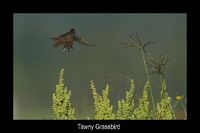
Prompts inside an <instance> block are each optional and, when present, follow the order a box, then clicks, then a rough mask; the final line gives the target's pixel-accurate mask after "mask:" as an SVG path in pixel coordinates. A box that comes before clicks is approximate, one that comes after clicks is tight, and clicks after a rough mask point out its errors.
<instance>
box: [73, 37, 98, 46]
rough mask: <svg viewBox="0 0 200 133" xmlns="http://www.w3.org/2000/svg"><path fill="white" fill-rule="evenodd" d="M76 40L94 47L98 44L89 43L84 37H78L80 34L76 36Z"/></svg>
mask: <svg viewBox="0 0 200 133" xmlns="http://www.w3.org/2000/svg"><path fill="white" fill-rule="evenodd" d="M74 41H77V42H78V43H80V44H82V45H86V46H92V47H95V46H96V45H94V44H90V43H88V42H87V41H85V40H84V39H83V38H81V37H78V36H75V37H74Z"/></svg>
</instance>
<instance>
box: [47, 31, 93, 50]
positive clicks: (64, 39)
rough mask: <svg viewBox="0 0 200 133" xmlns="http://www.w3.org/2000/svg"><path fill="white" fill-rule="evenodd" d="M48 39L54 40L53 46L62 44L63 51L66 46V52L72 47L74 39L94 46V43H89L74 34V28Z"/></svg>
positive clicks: (82, 43)
mask: <svg viewBox="0 0 200 133" xmlns="http://www.w3.org/2000/svg"><path fill="white" fill-rule="evenodd" d="M50 39H53V40H54V45H53V46H54V47H58V46H61V45H64V46H63V51H65V50H66V48H67V49H68V52H70V49H73V44H74V41H76V42H78V43H79V44H81V45H85V46H92V47H95V45H94V44H90V43H88V42H87V41H85V40H84V39H83V38H81V37H79V36H78V35H77V34H76V32H75V29H74V28H71V29H70V30H69V31H68V32H66V33H64V34H61V35H60V36H57V37H52V38H50Z"/></svg>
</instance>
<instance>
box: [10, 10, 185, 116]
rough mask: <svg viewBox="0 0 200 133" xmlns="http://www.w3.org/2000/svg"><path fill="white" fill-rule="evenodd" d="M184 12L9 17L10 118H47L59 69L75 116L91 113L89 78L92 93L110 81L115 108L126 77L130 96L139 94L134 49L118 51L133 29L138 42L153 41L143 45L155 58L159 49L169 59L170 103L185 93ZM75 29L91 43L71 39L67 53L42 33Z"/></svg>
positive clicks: (140, 74) (140, 77)
mask: <svg viewBox="0 0 200 133" xmlns="http://www.w3.org/2000/svg"><path fill="white" fill-rule="evenodd" d="M186 17H187V16H186V14H163V13H160V14H151V13H147V14H142V13H127V14H126V13H114V14H101V13H89V14H85V13H80V14H78V13H70V14H69V13H67V14H64V13H62V14H48V13H38V14H24V13H15V14H14V15H13V18H14V22H13V25H14V35H13V37H14V42H13V48H14V66H13V69H14V86H13V89H14V94H13V95H14V101H13V102H14V104H13V108H14V110H13V115H14V119H49V118H50V116H49V115H50V114H51V106H52V93H53V92H54V90H55V86H56V84H57V82H58V74H59V72H60V70H61V68H64V69H65V75H64V77H65V85H66V86H67V87H69V88H70V89H71V91H72V97H71V100H72V104H73V106H74V107H75V108H76V116H77V118H78V119H86V117H91V118H93V116H94V105H93V97H92V94H91V90H90V84H89V81H90V80H95V84H96V87H97V89H98V92H101V89H104V88H105V85H106V83H108V84H110V98H111V103H112V104H113V105H114V110H115V111H116V104H117V100H119V99H120V98H124V96H125V91H127V90H128V89H129V86H130V84H129V81H128V80H126V78H124V77H123V76H121V75H122V74H123V75H126V76H127V77H130V78H133V79H134V80H135V83H136V92H135V95H134V97H135V98H136V99H137V98H138V97H140V96H141V91H142V90H143V87H144V83H145V81H146V77H145V76H144V75H145V71H144V66H143V61H142V57H141V55H140V52H139V51H138V50H136V49H134V48H129V49H127V50H124V49H123V47H122V45H121V43H123V42H126V41H128V39H129V38H128V36H129V35H130V34H131V33H135V32H138V33H139V34H140V35H141V36H142V38H143V40H144V41H148V40H151V41H154V42H156V44H154V45H152V46H149V47H147V48H146V51H147V53H151V55H152V56H153V57H157V56H158V55H159V54H160V53H163V54H164V55H167V57H168V58H169V60H173V59H174V58H175V61H174V62H173V63H172V64H171V65H170V66H169V67H168V68H167V70H166V79H167V90H168V92H169V95H170V96H171V97H172V102H173V103H174V102H175V96H176V95H182V94H186V84H187V79H186V32H187V31H186V28H187V26H186V25H187V23H186V19H187V18H186ZM70 28H75V30H76V32H77V34H78V35H80V36H81V37H83V38H85V39H86V40H87V41H88V42H91V43H93V44H95V45H96V47H87V46H81V45H79V44H77V43H75V44H74V49H73V50H71V52H70V53H68V52H62V47H59V48H54V47H52V45H53V41H52V40H49V39H47V38H48V37H54V36H58V35H60V34H63V33H65V32H67V31H68V30H69V29H70ZM150 78H151V80H152V84H153V93H154V95H155V96H156V98H159V94H160V88H159V82H160V81H159V76H158V75H151V77H150Z"/></svg>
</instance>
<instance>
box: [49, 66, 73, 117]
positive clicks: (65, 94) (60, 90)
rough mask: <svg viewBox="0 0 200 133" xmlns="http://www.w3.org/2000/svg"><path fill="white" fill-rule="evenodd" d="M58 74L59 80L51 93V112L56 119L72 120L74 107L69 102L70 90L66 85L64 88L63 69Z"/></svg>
mask: <svg viewBox="0 0 200 133" xmlns="http://www.w3.org/2000/svg"><path fill="white" fill-rule="evenodd" d="M59 75H60V77H59V82H58V84H57V85H56V89H55V92H54V93H53V105H52V109H53V114H54V116H55V119H58V120H72V119H75V109H74V108H72V106H71V102H70V97H71V91H70V90H69V89H68V88H67V87H65V88H64V83H63V82H64V77H63V76H64V69H61V71H60V74H59Z"/></svg>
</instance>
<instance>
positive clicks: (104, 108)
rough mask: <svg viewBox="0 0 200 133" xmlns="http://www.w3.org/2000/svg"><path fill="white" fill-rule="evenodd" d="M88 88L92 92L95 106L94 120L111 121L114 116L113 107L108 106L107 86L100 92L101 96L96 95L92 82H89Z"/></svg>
mask: <svg viewBox="0 0 200 133" xmlns="http://www.w3.org/2000/svg"><path fill="white" fill-rule="evenodd" d="M90 86H91V90H92V95H93V97H94V105H95V112H96V114H95V119H97V120H113V119H115V115H114V113H113V106H112V105H111V104H110V100H109V98H108V94H109V85H108V84H107V85H106V88H105V89H104V90H102V96H101V95H99V94H98V93H97V90H96V87H95V85H94V81H90Z"/></svg>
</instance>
